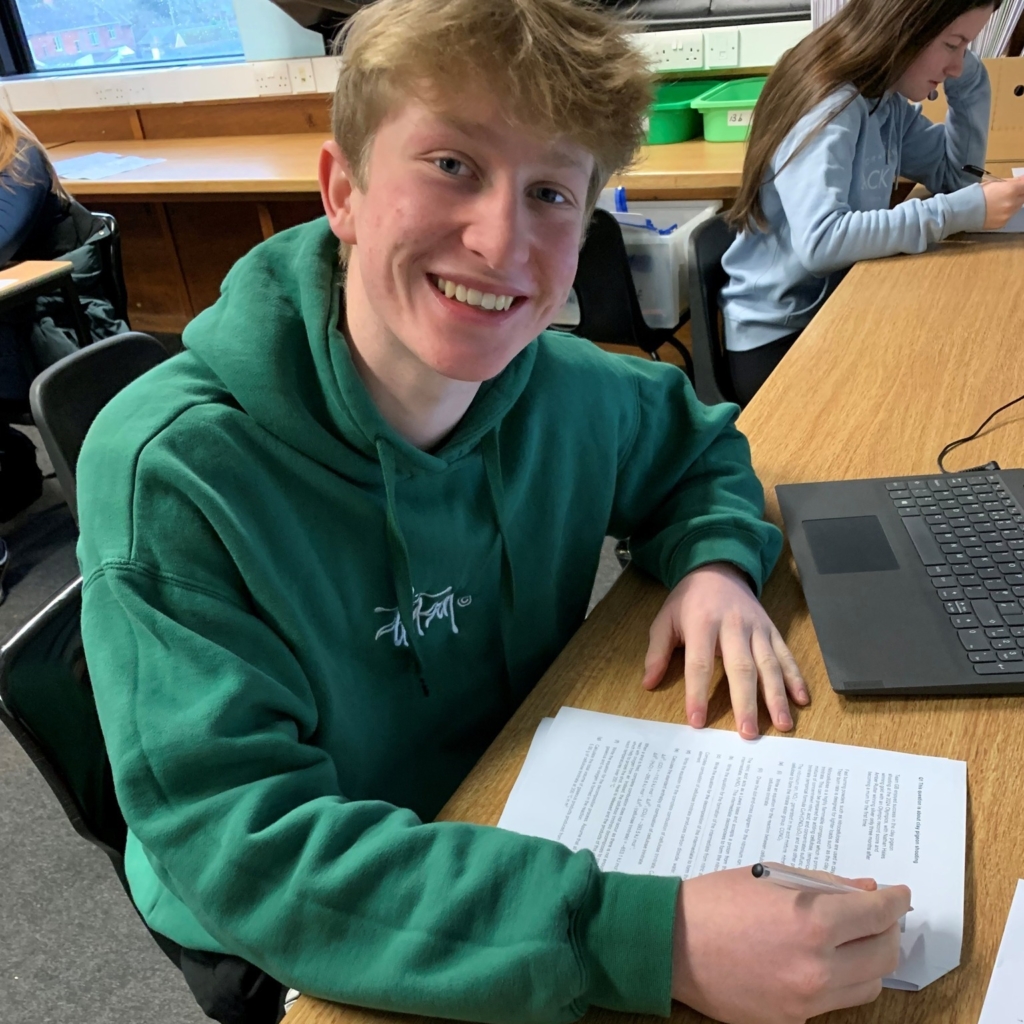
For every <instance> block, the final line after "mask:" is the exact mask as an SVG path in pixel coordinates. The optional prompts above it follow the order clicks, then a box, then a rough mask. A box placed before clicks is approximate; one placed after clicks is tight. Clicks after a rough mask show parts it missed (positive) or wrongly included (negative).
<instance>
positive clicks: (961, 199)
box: [943, 184, 985, 236]
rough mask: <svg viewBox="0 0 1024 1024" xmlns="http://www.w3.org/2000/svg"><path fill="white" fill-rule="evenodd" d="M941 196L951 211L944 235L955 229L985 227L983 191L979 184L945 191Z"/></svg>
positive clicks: (970, 229)
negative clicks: (948, 224)
mask: <svg viewBox="0 0 1024 1024" xmlns="http://www.w3.org/2000/svg"><path fill="white" fill-rule="evenodd" d="M943 198H944V199H945V200H946V202H947V203H948V204H949V209H950V213H951V216H950V226H949V228H948V230H946V231H945V232H944V236H948V235H952V234H955V233H956V232H957V231H981V230H982V229H983V228H984V227H985V191H984V189H983V188H982V187H981V185H980V184H976V185H968V186H967V188H961V189H957V191H956V192H947V193H945V194H944V196H943Z"/></svg>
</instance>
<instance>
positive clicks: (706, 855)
mask: <svg viewBox="0 0 1024 1024" xmlns="http://www.w3.org/2000/svg"><path fill="white" fill-rule="evenodd" d="M966 817H967V765H966V764H965V763H964V762H963V761H952V760H947V759H946V758H938V757H922V756H919V755H914V754H900V753H896V752H893V751H888V750H873V749H869V748H866V747H850V746H841V745H839V744H834V743H820V742H816V741H813V740H801V739H795V738H790V737H777V736H763V737H761V738H760V739H758V740H755V741H752V742H751V741H747V740H742V739H740V737H739V736H738V735H737V734H736V733H733V732H729V731H726V730H721V729H701V730H695V729H691V728H690V727H689V726H687V725H674V724H670V723H666V722H648V721H641V720H639V719H633V718H622V717H619V716H617V715H604V714H599V713H597V712H592V711H581V710H579V709H577V708H562V709H561V711H559V713H558V715H557V717H556V718H554V719H553V720H548V721H547V723H546V724H545V723H542V728H540V729H538V731H537V734H536V736H535V737H534V740H533V743H532V744H531V747H530V751H529V753H528V755H527V758H526V761H525V763H524V765H523V769H522V771H521V772H520V774H519V778H518V779H517V780H516V784H515V786H514V787H513V789H512V792H511V794H510V795H509V798H508V803H507V804H506V805H505V810H504V812H503V813H502V816H501V820H500V821H499V822H498V825H499V827H501V828H506V829H509V830H511V831H513V832H521V833H525V834H527V835H534V836H541V837H544V838H547V839H553V840H556V841H558V842H561V843H564V844H565V845H566V846H568V847H569V848H570V849H572V850H580V849H588V850H591V851H592V852H593V853H594V856H595V857H596V859H597V862H598V864H599V865H600V866H601V867H602V868H603V869H605V870H608V871H625V872H632V873H635V874H655V875H678V876H680V877H682V878H684V879H685V878H693V877H695V876H697V875H702V874H705V873H706V872H709V871H717V870H720V869H725V868H733V867H740V866H742V865H748V864H753V863H755V862H757V861H764V860H766V861H779V862H781V863H784V864H789V865H791V866H794V867H800V868H812V869H820V870H823V871H831V872H835V873H836V874H839V875H845V876H847V877H853V878H857V877H865V876H870V877H873V878H875V879H877V881H878V882H879V883H881V884H890V885H894V884H900V883H902V884H906V885H909V886H910V888H911V890H912V892H913V903H914V910H913V911H912V912H911V913H910V914H908V915H907V919H906V931H905V933H904V935H903V937H902V940H901V957H900V966H899V969H898V970H897V971H896V972H895V973H894V974H893V975H892V976H891V977H890V978H887V979H886V981H885V983H886V985H887V986H888V987H890V988H903V989H919V988H923V987H924V986H925V985H928V984H930V983H931V982H933V981H935V980H936V978H940V977H941V976H942V975H943V974H945V973H947V972H948V971H950V970H952V969H953V968H954V967H956V966H958V965H959V963H960V946H961V941H962V938H963V909H964V850H965V845H966V831H965V830H966V824H965V823H966Z"/></svg>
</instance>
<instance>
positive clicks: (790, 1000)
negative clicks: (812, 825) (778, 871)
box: [672, 867, 910, 1024]
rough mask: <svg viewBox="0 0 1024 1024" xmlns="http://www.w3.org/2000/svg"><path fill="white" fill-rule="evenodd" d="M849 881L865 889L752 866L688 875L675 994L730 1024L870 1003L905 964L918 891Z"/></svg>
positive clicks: (798, 1019) (798, 1020) (676, 943)
mask: <svg viewBox="0 0 1024 1024" xmlns="http://www.w3.org/2000/svg"><path fill="white" fill-rule="evenodd" d="M825 877H831V876H825ZM843 881H847V882H850V883H851V884H853V885H856V886H858V887H860V888H863V889H864V890H865V891H864V894H863V895H861V894H859V893H842V894H838V893H837V894H832V893H806V892H797V891H795V890H792V889H783V888H780V887H779V886H777V885H772V884H771V883H770V882H764V881H758V880H757V879H755V878H754V877H753V876H752V875H751V873H750V868H749V867H747V868H735V869H733V870H730V871H716V872H713V873H711V874H707V875H701V876H700V877H699V878H693V879H690V880H689V881H685V882H683V884H682V886H680V890H679V902H678V906H677V908H676V925H675V935H674V939H673V953H672V996H673V998H674V999H678V1000H679V1001H680V1002H683V1003H686V1004H687V1005H688V1006H691V1007H693V1009H695V1010H697V1011H699V1012H700V1013H703V1014H705V1015H706V1016H708V1017H711V1018H713V1019H714V1020H718V1021H723V1022H725V1024H804V1021H806V1020H807V1018H808V1017H814V1016H816V1015H817V1014H819V1013H827V1012H828V1011H829V1010H836V1009H840V1008H842V1007H847V1006H859V1005H861V1004H862V1003H868V1002H871V1001H872V1000H873V999H875V998H876V997H877V996H878V994H879V992H881V990H882V978H883V977H885V976H886V975H887V974H891V973H892V972H893V971H894V970H896V967H897V965H898V964H899V953H900V930H899V919H900V918H901V917H902V916H903V915H904V914H905V913H906V912H907V910H908V909H909V907H910V890H909V889H908V888H907V887H906V886H903V885H895V886H891V887H888V888H885V889H878V888H877V887H876V886H875V883H874V881H872V880H871V879H857V880H850V879H843Z"/></svg>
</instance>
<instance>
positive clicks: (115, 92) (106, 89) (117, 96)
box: [93, 83, 128, 107]
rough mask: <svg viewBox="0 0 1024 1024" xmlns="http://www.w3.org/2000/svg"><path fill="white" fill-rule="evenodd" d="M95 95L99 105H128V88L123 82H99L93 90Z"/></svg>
mask: <svg viewBox="0 0 1024 1024" xmlns="http://www.w3.org/2000/svg"><path fill="white" fill-rule="evenodd" d="M93 96H94V97H95V101H96V104H97V106H100V107H126V106H128V90H127V89H126V88H125V86H124V85H123V84H118V85H100V84H99V83H97V85H96V88H95V89H94V90H93Z"/></svg>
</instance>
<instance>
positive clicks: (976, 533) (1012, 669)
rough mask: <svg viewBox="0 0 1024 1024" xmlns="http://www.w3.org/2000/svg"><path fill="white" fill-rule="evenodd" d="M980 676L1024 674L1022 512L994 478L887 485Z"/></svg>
mask: <svg viewBox="0 0 1024 1024" xmlns="http://www.w3.org/2000/svg"><path fill="white" fill-rule="evenodd" d="M885 489H886V491H888V494H889V499H890V501H892V503H893V505H894V506H895V508H896V511H897V512H898V513H899V515H900V517H901V518H902V520H903V525H904V526H905V527H906V529H907V533H908V534H910V539H911V540H912V541H913V542H914V547H915V548H916V549H917V553H918V554H919V555H920V556H921V561H922V562H923V563H924V565H925V569H926V571H927V573H928V575H929V576H930V577H931V584H932V586H933V587H934V588H935V596H936V599H937V600H938V601H939V602H941V604H942V606H943V609H944V610H945V613H946V615H947V616H948V618H949V625H950V629H954V630H956V633H957V636H958V637H959V638H960V643H961V645H962V646H963V649H964V655H965V657H967V658H968V659H969V661H970V662H971V663H972V664H973V665H974V671H975V672H976V673H977V674H978V675H980V676H993V675H1010V674H1024V509H1022V508H1021V506H1020V504H1019V503H1018V502H1017V500H1016V499H1015V498H1014V497H1013V496H1012V495H1011V494H1010V492H1009V491H1008V490H1007V488H1006V485H1005V484H1004V483H1003V481H1002V478H1001V477H1000V475H999V474H998V473H969V474H965V475H963V476H939V477H923V478H920V479H915V480H911V479H906V480H890V481H888V482H887V483H886V485H885Z"/></svg>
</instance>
